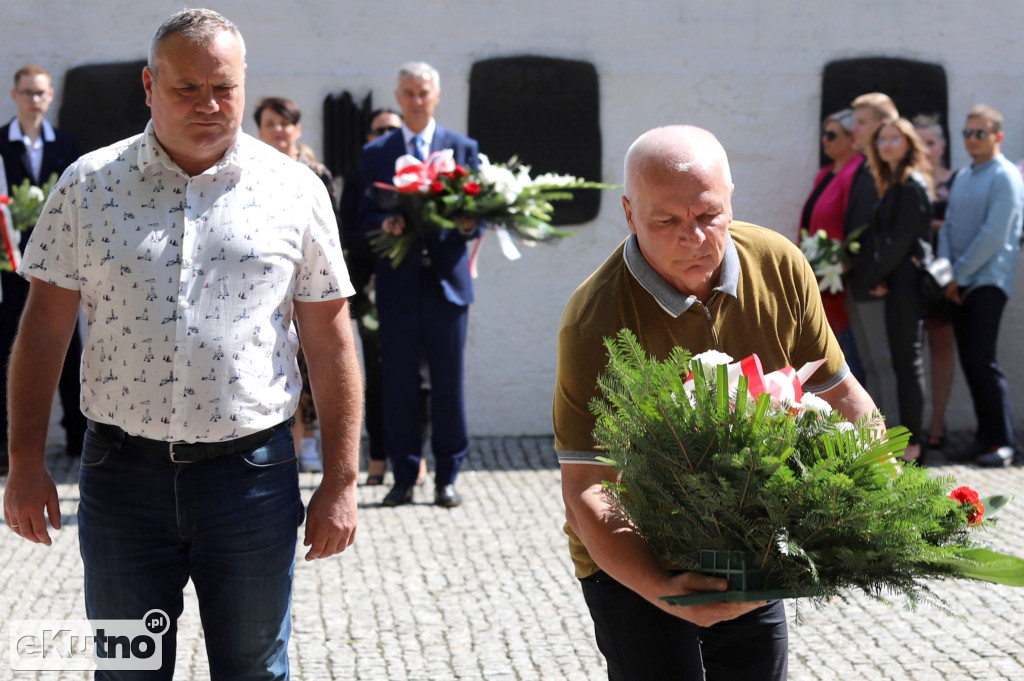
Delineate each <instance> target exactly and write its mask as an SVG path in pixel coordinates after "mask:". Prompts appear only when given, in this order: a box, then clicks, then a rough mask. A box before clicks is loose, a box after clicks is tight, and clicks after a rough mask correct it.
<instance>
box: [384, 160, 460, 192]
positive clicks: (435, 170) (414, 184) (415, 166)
mask: <svg viewBox="0 0 1024 681" xmlns="http://www.w3.org/2000/svg"><path fill="white" fill-rule="evenodd" d="M451 172H455V152H454V151H453V150H451V149H444V150H442V151H434V152H431V154H430V156H428V157H427V160H426V161H421V160H419V159H418V158H416V157H415V156H411V155H409V154H405V155H404V156H399V157H398V160H397V161H395V178H394V182H395V188H396V189H397V190H398V191H400V192H426V191H428V190H429V189H430V183H431V182H433V181H434V180H435V179H437V176H438V175H440V174H441V173H451Z"/></svg>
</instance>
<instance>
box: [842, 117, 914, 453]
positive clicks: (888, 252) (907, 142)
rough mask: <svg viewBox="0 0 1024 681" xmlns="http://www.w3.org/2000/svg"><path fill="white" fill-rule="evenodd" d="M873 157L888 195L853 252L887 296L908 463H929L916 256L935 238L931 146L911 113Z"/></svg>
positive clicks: (886, 128) (877, 292) (875, 288)
mask: <svg viewBox="0 0 1024 681" xmlns="http://www.w3.org/2000/svg"><path fill="white" fill-rule="evenodd" d="M868 163H870V168H871V174H872V175H873V176H874V178H875V183H876V185H877V186H878V194H879V196H880V197H881V198H880V199H879V201H878V203H877V204H876V205H875V210H874V213H873V215H872V218H871V222H870V225H869V227H868V229H867V231H866V232H865V233H864V235H863V237H862V239H861V250H860V252H859V253H858V254H857V255H856V256H854V257H855V263H854V267H855V268H858V269H860V270H861V272H862V277H863V283H864V285H865V287H866V288H867V289H868V290H869V292H870V293H871V295H873V296H878V297H884V298H885V325H886V335H887V336H888V340H889V352H890V355H891V357H892V365H893V371H894V372H895V374H896V394H897V399H898V401H899V411H900V420H901V425H903V426H906V428H907V429H908V430H910V432H911V438H910V444H909V445H908V446H907V449H906V452H905V453H904V455H903V457H902V458H903V459H904V460H905V461H914V460H916V461H917V462H918V464H923V463H924V457H923V451H922V449H921V444H920V441H919V436H920V434H921V420H922V415H923V412H924V299H923V297H922V295H921V270H920V269H919V268H918V266H917V263H916V262H915V261H917V260H919V259H920V258H921V256H922V255H923V249H922V243H927V242H929V241H930V239H931V232H932V205H931V199H932V191H933V190H932V179H931V164H930V163H929V162H928V158H927V156H926V152H925V149H924V144H923V143H922V142H921V139H920V138H919V137H918V136H917V133H916V132H915V131H914V126H913V124H912V123H911V122H910V121H908V120H907V119H905V118H897V119H894V120H889V121H887V122H885V123H883V124H882V126H881V127H880V128H879V129H878V130H877V131H876V132H875V136H874V139H873V143H872V144H871V146H870V147H869V148H868Z"/></svg>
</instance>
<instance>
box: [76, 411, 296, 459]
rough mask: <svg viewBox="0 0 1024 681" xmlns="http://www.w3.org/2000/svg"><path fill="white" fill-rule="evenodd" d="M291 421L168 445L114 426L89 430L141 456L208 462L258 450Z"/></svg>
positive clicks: (91, 424)
mask: <svg viewBox="0 0 1024 681" xmlns="http://www.w3.org/2000/svg"><path fill="white" fill-rule="evenodd" d="M291 423H292V419H288V420H287V421H285V422H283V423H279V424H277V425H276V426H274V427H273V428H267V429H266V430H261V431H260V432H258V433H252V434H251V435H245V436H242V437H240V438H236V439H234V440H225V441H223V442H185V441H184V440H178V441H176V442H167V441H166V440H151V439H149V438H148V437H139V436H138V435H129V434H128V433H126V432H124V431H123V430H121V429H120V428H118V427H117V426H114V425H111V424H109V423H97V422H96V421H92V420H90V421H89V430H91V431H92V432H94V433H96V434H97V435H99V436H100V437H102V438H103V439H104V440H109V441H110V442H116V443H118V444H120V445H122V446H124V445H127V446H128V447H131V448H132V449H135V450H138V451H139V452H141V453H142V454H145V455H147V456H150V457H153V458H156V459H160V460H162V461H169V462H171V463H196V462H199V461H206V460H207V459H216V458H217V457H219V456H226V455H228V454H234V453H235V452H251V451H252V450H254V449H259V448H260V447H262V446H263V445H265V444H267V442H269V441H270V438H272V437H273V436H274V433H276V432H277V431H278V430H280V429H281V428H285V427H288V426H290V425H291Z"/></svg>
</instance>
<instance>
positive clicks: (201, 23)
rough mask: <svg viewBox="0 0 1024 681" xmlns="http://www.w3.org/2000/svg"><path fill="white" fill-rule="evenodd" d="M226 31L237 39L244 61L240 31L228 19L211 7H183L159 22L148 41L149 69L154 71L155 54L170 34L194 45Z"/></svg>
mask: <svg viewBox="0 0 1024 681" xmlns="http://www.w3.org/2000/svg"><path fill="white" fill-rule="evenodd" d="M224 31H227V32H228V33H230V34H231V35H233V36H235V38H237V39H238V44H239V45H240V46H241V47H242V63H243V64H244V63H245V41H244V40H243V39H242V33H241V31H239V30H238V27H237V26H235V24H234V23H232V22H231V21H230V20H229V19H227V18H226V17H224V16H223V15H221V14H218V13H217V12H214V11H213V10H212V9H201V8H197V9H183V10H181V11H180V12H177V13H175V14H172V15H171V17H170V18H169V19H168V20H167V21H165V22H164V23H162V24H160V28H158V29H156V33H154V34H153V39H152V40H151V41H150V42H149V61H148V66H149V70H150V71H152V72H154V73H155V72H156V55H157V53H158V52H159V51H160V48H161V47H162V46H163V44H164V41H166V40H167V39H168V38H169V37H170V36H172V35H183V36H185V37H186V38H187V39H188V40H189V41H190V42H192V43H194V44H196V45H207V44H209V43H210V42H211V41H212V40H213V39H214V38H216V37H217V36H218V35H220V34H221V33H222V32H224Z"/></svg>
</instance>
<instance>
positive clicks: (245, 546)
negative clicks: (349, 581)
mask: <svg viewBox="0 0 1024 681" xmlns="http://www.w3.org/2000/svg"><path fill="white" fill-rule="evenodd" d="M79 487H80V490H81V499H82V500H81V503H80V505H79V508H78V524H79V543H80V547H81V551H82V561H83V563H84V565H85V606H86V613H87V614H88V617H89V619H93V620H95V619H141V618H142V617H143V615H144V614H145V613H146V612H148V611H149V610H152V609H154V608H159V609H161V610H163V611H164V612H165V613H167V615H168V616H169V619H170V628H169V629H168V630H167V632H166V633H165V634H164V635H163V666H162V668H161V670H160V671H159V672H141V671H140V672H109V671H106V672H104V671H98V672H97V673H96V678H97V679H147V680H148V679H171V678H172V677H173V675H174V658H175V635H176V633H177V620H178V617H179V616H180V615H181V612H182V607H183V596H182V589H183V588H184V586H185V584H186V582H187V581H188V580H189V578H191V579H192V582H193V584H194V585H195V588H196V593H197V595H198V599H199V613H200V617H201V619H202V623H203V631H204V633H205V637H206V652H207V656H208V658H209V662H210V676H211V678H212V679H287V678H288V636H289V634H290V632H291V624H290V610H291V591H292V589H291V587H292V575H293V572H294V568H295V543H296V528H297V527H298V526H299V525H300V524H301V523H302V520H303V515H304V510H303V506H302V500H301V498H300V496H299V487H298V469H297V467H296V462H295V449H294V445H293V442H292V435H291V429H289V428H281V429H279V430H278V431H277V433H275V435H274V436H273V437H272V438H271V440H270V441H269V442H268V443H267V444H266V445H264V446H263V447H260V448H259V449H256V450H254V451H251V452H244V453H239V454H232V455H227V456H222V457H219V458H216V459H210V460H207V461H202V462H199V463H191V464H173V463H170V462H169V461H168V462H165V461H159V460H157V459H154V458H149V457H147V456H146V455H144V454H141V453H139V452H138V451H134V450H133V449H132V448H131V447H129V446H128V445H125V446H124V447H122V446H120V445H118V444H115V443H111V442H108V441H107V440H105V439H103V438H101V437H99V436H98V435H97V434H95V433H94V432H93V431H91V430H90V431H88V432H87V433H86V440H85V447H84V451H83V453H82V464H81V471H80V474H79Z"/></svg>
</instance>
